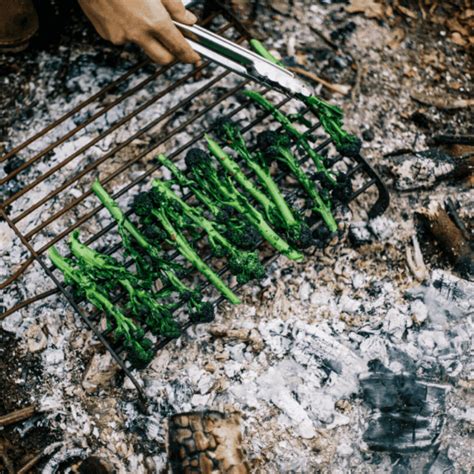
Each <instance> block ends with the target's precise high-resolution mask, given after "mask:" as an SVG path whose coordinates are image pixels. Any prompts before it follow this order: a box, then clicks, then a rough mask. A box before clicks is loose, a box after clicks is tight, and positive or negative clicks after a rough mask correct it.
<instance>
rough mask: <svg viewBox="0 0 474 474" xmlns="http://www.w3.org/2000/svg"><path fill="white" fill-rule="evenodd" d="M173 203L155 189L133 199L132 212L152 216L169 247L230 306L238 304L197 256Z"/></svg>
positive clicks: (182, 220) (182, 217)
mask: <svg viewBox="0 0 474 474" xmlns="http://www.w3.org/2000/svg"><path fill="white" fill-rule="evenodd" d="M172 206H173V203H171V204H170V203H169V200H167V199H166V196H164V195H163V194H162V193H161V192H160V191H159V190H158V189H157V188H156V187H155V188H153V189H152V190H151V191H150V192H149V193H142V194H140V195H139V196H137V198H136V199H135V202H134V211H135V213H136V214H137V215H138V216H140V217H142V218H148V217H149V216H153V217H154V218H155V219H156V220H157V221H158V222H159V223H160V225H161V226H162V227H163V229H164V230H165V231H166V233H167V234H168V238H167V241H168V243H170V245H173V246H174V247H176V248H177V250H178V251H179V253H180V254H181V255H182V256H183V257H184V258H186V260H188V261H189V262H190V263H191V264H192V265H193V266H194V268H196V270H198V271H199V272H200V273H201V274H202V275H204V276H205V277H206V278H207V280H208V281H209V282H210V283H212V284H213V285H214V286H215V287H216V289H217V290H218V291H219V292H220V293H222V295H224V296H225V297H226V298H227V299H228V300H229V301H230V302H231V303H232V304H239V303H240V299H239V298H238V296H237V295H236V294H235V293H234V292H233V291H232V290H231V289H230V288H229V287H228V286H227V285H226V284H225V283H224V282H223V281H222V280H221V278H220V277H219V275H217V273H215V272H214V270H212V268H210V267H209V266H208V265H207V264H206V263H205V262H204V261H203V260H202V259H201V257H200V256H199V255H198V254H197V252H196V251H195V250H194V249H193V247H192V246H191V244H190V243H189V242H188V240H187V239H186V237H185V236H184V235H183V233H182V231H181V228H183V227H186V226H187V224H188V222H189V218H188V216H186V215H181V214H180V213H179V212H176V211H175V210H173V208H172Z"/></svg>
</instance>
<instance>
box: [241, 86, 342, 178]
mask: <svg viewBox="0 0 474 474" xmlns="http://www.w3.org/2000/svg"><path fill="white" fill-rule="evenodd" d="M244 94H245V95H246V96H247V97H249V98H250V99H252V100H253V101H254V102H256V103H257V104H259V105H260V106H261V107H263V109H265V110H266V111H268V112H270V113H271V114H272V115H273V117H274V118H275V120H277V122H279V123H280V124H281V125H282V126H283V128H284V129H285V130H286V132H287V133H288V134H289V135H290V136H292V137H293V138H295V139H296V143H297V145H298V146H300V147H302V148H303V150H304V151H305V152H306V153H307V154H308V155H309V157H310V158H311V159H312V160H313V162H314V164H315V166H316V169H317V170H318V171H319V172H320V173H321V174H322V176H323V177H324V179H325V180H326V182H327V183H328V184H329V185H332V186H336V184H337V181H336V178H335V176H334V175H333V173H331V172H330V171H329V170H328V169H327V168H326V166H325V164H324V158H323V157H322V156H321V155H320V154H319V153H317V152H316V151H314V150H313V148H312V147H311V145H310V143H309V141H308V139H307V137H306V135H305V134H304V133H302V132H300V131H299V130H298V129H297V128H296V127H295V126H294V125H293V123H292V122H291V120H290V119H289V118H288V117H287V116H286V115H285V114H284V113H283V112H281V111H280V110H278V109H277V108H276V107H275V106H274V105H273V104H272V103H271V102H270V101H268V100H267V99H266V98H265V97H263V95H261V94H260V93H258V92H255V91H244Z"/></svg>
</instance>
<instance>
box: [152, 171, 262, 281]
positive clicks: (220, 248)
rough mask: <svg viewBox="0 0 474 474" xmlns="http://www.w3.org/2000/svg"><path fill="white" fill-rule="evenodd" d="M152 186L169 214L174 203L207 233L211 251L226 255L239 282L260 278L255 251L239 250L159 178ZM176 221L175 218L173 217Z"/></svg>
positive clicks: (260, 272) (219, 255)
mask: <svg viewBox="0 0 474 474" xmlns="http://www.w3.org/2000/svg"><path fill="white" fill-rule="evenodd" d="M153 186H154V188H155V189H156V190H157V191H158V193H159V196H160V197H161V199H160V202H162V203H163V205H164V206H166V209H168V212H170V213H171V214H172V213H173V211H174V207H173V206H174V204H175V203H177V204H178V205H179V207H180V209H179V212H183V211H184V213H185V215H186V216H187V217H188V218H189V219H190V220H191V221H192V223H193V224H194V225H196V226H198V227H201V228H202V229H203V230H204V231H205V232H206V234H207V236H208V239H209V243H210V244H211V248H212V251H213V253H214V255H216V256H217V257H223V256H227V257H228V258H229V269H230V271H231V273H232V274H233V275H235V276H236V277H237V281H238V282H239V283H241V284H244V283H247V282H249V281H250V280H253V279H261V278H263V277H264V276H265V269H264V268H263V266H262V265H261V263H260V262H259V260H258V254H257V252H255V251H254V252H249V251H241V250H239V249H238V248H237V247H235V246H234V245H233V244H232V243H231V242H230V241H229V240H228V239H227V238H226V237H225V236H224V235H222V234H221V233H220V232H219V229H218V226H217V225H216V224H215V223H214V222H213V221H210V220H208V219H206V217H205V216H204V215H203V214H202V212H201V211H200V210H198V209H197V208H194V207H191V206H190V205H189V204H188V203H186V202H185V201H183V199H181V198H180V197H179V196H178V195H177V194H176V193H175V192H174V191H173V190H171V189H170V187H169V185H168V184H167V183H164V182H163V181H160V180H154V181H153ZM174 222H177V219H174Z"/></svg>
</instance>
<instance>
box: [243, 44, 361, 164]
mask: <svg viewBox="0 0 474 474" xmlns="http://www.w3.org/2000/svg"><path fill="white" fill-rule="evenodd" d="M250 46H251V47H252V48H253V50H254V51H255V52H256V53H257V54H259V55H260V56H262V57H263V58H265V59H266V60H267V61H270V62H272V63H274V64H276V65H278V66H280V67H283V68H284V67H285V65H284V64H283V63H282V62H281V61H278V59H276V58H275V57H274V56H273V55H272V54H271V53H270V51H268V50H267V49H266V48H265V46H264V45H263V44H262V43H261V42H260V41H258V40H256V39H252V40H250ZM300 99H301V100H302V101H303V102H304V103H305V104H306V105H307V106H308V107H309V108H310V109H311V110H313V111H314V113H315V114H316V116H317V117H318V119H319V121H320V122H321V125H322V126H323V128H324V130H325V131H326V133H327V134H328V135H329V136H330V137H331V140H332V141H333V143H334V145H335V146H336V150H337V151H338V152H339V153H341V154H342V155H344V156H348V157H352V156H356V155H358V154H359V152H360V147H361V145H362V143H361V141H360V139H359V138H357V137H356V136H355V135H351V134H350V133H348V132H346V131H345V130H344V129H343V123H342V119H343V112H342V110H341V109H340V108H339V107H337V106H336V105H332V104H329V103H328V102H326V101H324V100H322V99H320V98H319V97H316V96H314V95H312V96H309V97H306V96H300Z"/></svg>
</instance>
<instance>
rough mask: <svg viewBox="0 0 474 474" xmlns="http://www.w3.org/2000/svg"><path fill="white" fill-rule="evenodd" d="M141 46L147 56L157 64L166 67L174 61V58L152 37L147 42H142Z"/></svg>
mask: <svg viewBox="0 0 474 474" xmlns="http://www.w3.org/2000/svg"><path fill="white" fill-rule="evenodd" d="M140 46H141V47H142V49H143V51H145V53H146V54H147V56H148V57H149V58H150V59H151V60H152V61H153V62H155V63H158V64H161V65H163V66H164V65H166V64H170V63H171V62H173V61H174V56H173V55H172V54H171V53H170V52H169V51H168V50H167V49H166V48H165V47H164V46H163V45H161V44H160V43H159V42H158V41H156V39H155V38H153V37H151V36H150V37H149V38H148V39H147V40H146V41H143V42H140Z"/></svg>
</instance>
